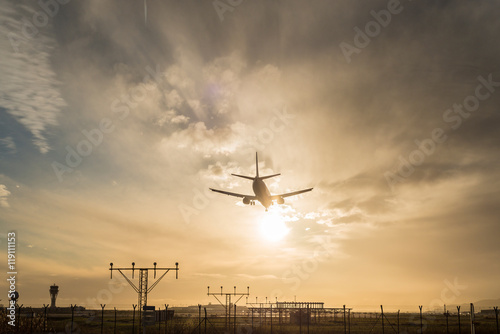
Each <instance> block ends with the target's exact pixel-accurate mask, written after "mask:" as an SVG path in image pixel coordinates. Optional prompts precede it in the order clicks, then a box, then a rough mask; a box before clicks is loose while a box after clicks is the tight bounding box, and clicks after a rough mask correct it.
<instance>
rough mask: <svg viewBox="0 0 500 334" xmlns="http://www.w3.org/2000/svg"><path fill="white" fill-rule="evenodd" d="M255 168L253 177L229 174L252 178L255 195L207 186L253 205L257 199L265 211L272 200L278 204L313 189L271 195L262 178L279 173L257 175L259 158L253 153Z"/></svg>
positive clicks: (271, 203)
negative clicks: (286, 198)
mask: <svg viewBox="0 0 500 334" xmlns="http://www.w3.org/2000/svg"><path fill="white" fill-rule="evenodd" d="M255 169H256V174H257V175H256V176H255V177H252V176H245V175H238V174H231V175H233V176H237V177H242V178H244V179H248V180H252V181H253V183H252V188H253V192H254V194H255V195H243V194H237V193H232V192H229V191H224V190H218V189H212V188H209V189H210V190H212V191H215V192H217V193H221V194H224V195H229V196H235V197H240V198H243V204H250V205H255V201H259V202H260V203H261V204H262V205H263V206H264V207H265V208H266V211H267V209H268V208H269V207H270V206H271V205H273V204H274V203H273V201H276V202H277V203H278V204H284V203H285V197H289V196H295V195H298V194H302V193H305V192H308V191H311V190H313V188H308V189H303V190H298V191H294V192H291V193H286V194H280V195H271V193H270V192H269V189H267V186H266V184H265V183H264V181H263V180H265V179H269V178H271V177H275V176H278V175H281V174H273V175H267V176H259V158H258V156H257V153H255Z"/></svg>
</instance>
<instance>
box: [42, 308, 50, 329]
mask: <svg viewBox="0 0 500 334" xmlns="http://www.w3.org/2000/svg"><path fill="white" fill-rule="evenodd" d="M48 307H49V305H48V304H47V305H45V304H43V331H44V332H46V331H47V308H48Z"/></svg>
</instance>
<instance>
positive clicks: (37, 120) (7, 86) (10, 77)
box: [0, 1, 66, 153]
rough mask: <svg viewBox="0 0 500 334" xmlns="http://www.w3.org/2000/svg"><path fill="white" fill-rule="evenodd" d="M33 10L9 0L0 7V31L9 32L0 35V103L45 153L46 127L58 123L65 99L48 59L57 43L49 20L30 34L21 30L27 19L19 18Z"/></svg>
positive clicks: (46, 144)
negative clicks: (27, 34) (0, 36)
mask: <svg viewBox="0 0 500 334" xmlns="http://www.w3.org/2000/svg"><path fill="white" fill-rule="evenodd" d="M35 12H36V11H35V10H34V9H33V8H31V7H30V6H22V5H20V4H17V3H16V4H13V3H12V2H10V1H6V2H5V3H4V5H3V6H2V7H1V8H0V22H1V24H0V35H2V36H9V39H8V38H2V39H0V73H1V75H2V80H1V81H0V107H3V108H5V109H6V110H7V112H8V113H9V114H11V115H12V116H13V117H14V118H15V119H16V120H17V121H18V122H19V123H21V124H22V125H23V126H24V127H25V128H26V129H28V130H29V131H30V132H31V134H32V135H33V144H34V145H35V146H37V147H38V149H39V151H40V152H41V153H47V152H48V151H49V150H50V144H49V142H48V139H47V137H46V136H47V134H48V130H49V127H50V126H55V125H58V122H57V118H58V116H59V114H60V113H61V109H62V108H63V107H65V106H66V102H65V101H64V99H63V98H62V96H61V93H60V91H59V88H58V87H59V85H60V83H59V81H58V80H57V79H56V74H55V73H54V71H53V70H52V67H51V63H50V62H51V60H50V58H51V52H52V50H53V49H54V48H55V46H56V41H55V40H54V38H53V37H51V36H50V35H49V34H48V33H47V32H46V31H47V30H50V24H48V25H47V26H45V27H41V28H39V29H38V31H39V32H38V33H37V34H35V36H30V38H28V37H27V36H26V34H25V33H23V25H25V22H26V19H24V20H21V18H26V17H28V18H31V17H33V14H34V13H35ZM9 41H10V42H11V43H9ZM13 41H15V42H13ZM19 41H21V42H20V45H17V43H18V42H19Z"/></svg>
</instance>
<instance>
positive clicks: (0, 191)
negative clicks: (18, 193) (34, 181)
mask: <svg viewBox="0 0 500 334" xmlns="http://www.w3.org/2000/svg"><path fill="white" fill-rule="evenodd" d="M9 195H10V191H8V190H7V187H6V186H5V185H3V184H0V206H1V207H2V208H8V207H9V206H10V205H9V202H7V198H8V197H9Z"/></svg>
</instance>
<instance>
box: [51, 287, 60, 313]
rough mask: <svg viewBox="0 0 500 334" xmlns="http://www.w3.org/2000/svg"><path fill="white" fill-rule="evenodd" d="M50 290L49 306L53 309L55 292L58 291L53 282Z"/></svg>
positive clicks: (54, 306)
mask: <svg viewBox="0 0 500 334" xmlns="http://www.w3.org/2000/svg"><path fill="white" fill-rule="evenodd" d="M49 292H50V308H51V309H54V308H56V298H57V294H58V293H59V287H58V286H57V285H56V284H55V283H54V285H52V286H51V287H50V289H49Z"/></svg>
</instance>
